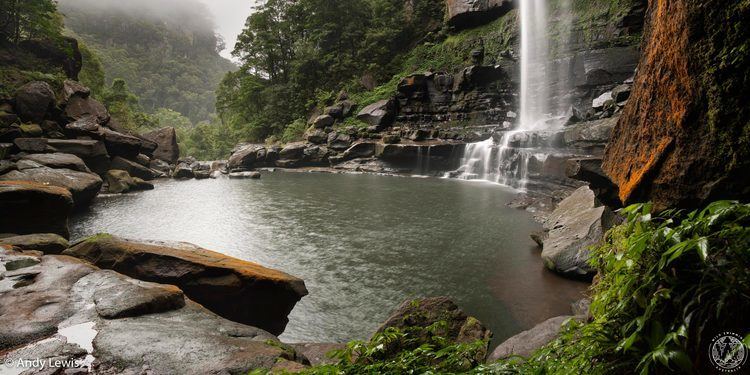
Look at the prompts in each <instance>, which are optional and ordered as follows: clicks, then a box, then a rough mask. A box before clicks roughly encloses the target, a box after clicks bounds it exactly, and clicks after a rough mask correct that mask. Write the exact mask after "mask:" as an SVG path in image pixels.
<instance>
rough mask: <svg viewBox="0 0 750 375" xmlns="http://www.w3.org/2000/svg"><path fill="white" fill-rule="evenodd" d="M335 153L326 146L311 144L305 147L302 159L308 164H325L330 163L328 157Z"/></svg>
mask: <svg viewBox="0 0 750 375" xmlns="http://www.w3.org/2000/svg"><path fill="white" fill-rule="evenodd" d="M331 155H333V152H331V150H330V149H329V148H328V147H326V146H317V145H311V146H308V147H305V151H303V153H302V160H303V161H304V162H305V164H306V165H325V164H327V163H328V158H329V157H330V156H331Z"/></svg>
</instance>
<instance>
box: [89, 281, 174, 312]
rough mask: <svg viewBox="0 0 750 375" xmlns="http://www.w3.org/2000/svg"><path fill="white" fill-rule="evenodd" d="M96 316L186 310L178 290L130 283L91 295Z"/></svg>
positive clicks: (146, 283)
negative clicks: (183, 308)
mask: <svg viewBox="0 0 750 375" xmlns="http://www.w3.org/2000/svg"><path fill="white" fill-rule="evenodd" d="M94 304H95V305H96V312H97V313H98V314H99V316H101V317H102V318H105V319H119V318H126V317H131V316H140V315H146V314H155V313H161V312H166V311H171V310H177V309H180V308H182V307H183V306H185V297H184V294H183V293H182V290H180V288H178V287H176V286H174V285H163V284H156V283H148V282H143V281H136V280H133V281H129V282H124V283H120V284H119V285H114V286H111V287H108V288H100V289H97V290H96V291H95V292H94Z"/></svg>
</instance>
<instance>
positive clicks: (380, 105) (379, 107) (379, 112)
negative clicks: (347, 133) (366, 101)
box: [357, 99, 397, 130]
mask: <svg viewBox="0 0 750 375" xmlns="http://www.w3.org/2000/svg"><path fill="white" fill-rule="evenodd" d="M396 110H397V108H396V101H395V100H393V99H384V100H381V101H378V102H375V103H372V104H370V105H368V106H367V107H365V108H362V110H361V111H359V113H358V114H357V119H359V120H361V121H364V122H366V123H368V124H370V125H371V126H374V127H376V128H377V129H378V130H382V129H385V128H387V127H389V126H390V125H391V124H392V123H393V120H394V119H395V118H396Z"/></svg>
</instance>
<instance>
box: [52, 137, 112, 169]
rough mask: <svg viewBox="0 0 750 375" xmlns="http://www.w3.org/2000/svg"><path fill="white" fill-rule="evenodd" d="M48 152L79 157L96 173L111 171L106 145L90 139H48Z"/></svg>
mask: <svg viewBox="0 0 750 375" xmlns="http://www.w3.org/2000/svg"><path fill="white" fill-rule="evenodd" d="M45 142H46V145H47V146H46V147H47V152H60V153H65V154H73V155H75V156H78V157H79V158H81V160H83V162H84V163H86V166H87V167H89V169H91V170H92V171H94V173H97V174H100V175H102V174H104V173H105V172H107V170H109V164H110V160H109V154H108V153H107V148H106V147H105V146H104V143H102V142H101V141H96V140H88V139H47V140H45Z"/></svg>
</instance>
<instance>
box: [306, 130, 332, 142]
mask: <svg viewBox="0 0 750 375" xmlns="http://www.w3.org/2000/svg"><path fill="white" fill-rule="evenodd" d="M305 139H307V141H308V142H310V143H314V144H316V145H319V144H323V143H326V141H328V133H326V132H324V131H323V130H320V129H314V130H312V131H309V132H308V133H307V134H306V135H305Z"/></svg>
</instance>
